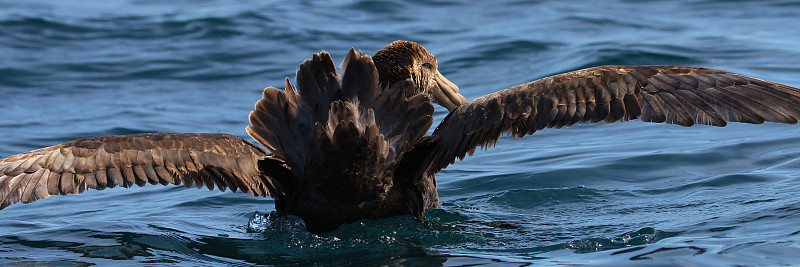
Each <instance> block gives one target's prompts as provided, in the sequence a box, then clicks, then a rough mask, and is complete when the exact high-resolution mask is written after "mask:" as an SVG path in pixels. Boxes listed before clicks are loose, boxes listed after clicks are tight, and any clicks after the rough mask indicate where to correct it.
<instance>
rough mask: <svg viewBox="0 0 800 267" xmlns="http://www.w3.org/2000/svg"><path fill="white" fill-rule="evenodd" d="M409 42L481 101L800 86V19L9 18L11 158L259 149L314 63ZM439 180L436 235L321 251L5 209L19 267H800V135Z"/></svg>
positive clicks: (346, 237) (600, 143)
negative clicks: (89, 140) (563, 90)
mask: <svg viewBox="0 0 800 267" xmlns="http://www.w3.org/2000/svg"><path fill="white" fill-rule="evenodd" d="M397 39H407V40H414V41H418V42H420V43H421V44H423V45H424V46H426V47H427V48H428V49H429V50H431V51H432V52H433V53H435V54H436V55H437V56H438V58H439V60H440V62H441V67H440V70H441V71H442V73H444V74H445V75H447V77H448V78H449V79H450V80H452V81H453V82H455V83H457V84H459V85H460V86H461V88H462V91H461V92H462V93H463V94H464V95H465V96H466V97H467V98H468V99H472V98H476V97H478V96H481V95H484V94H487V93H489V92H493V91H495V90H499V89H502V88H506V87H508V86H512V85H516V84H519V83H523V82H527V81H530V80H533V79H536V78H539V77H543V76H547V75H550V74H555V73H559V72H564V71H569V70H574V69H579V68H583V67H590V66H596V65H604V64H676V65H702V66H705V67H712V68H719V69H723V70H728V71H734V72H739V73H743V74H746V75H751V76H756V77H760V78H764V79H768V80H772V81H775V82H780V83H784V84H788V85H792V86H800V45H798V43H800V4H798V3H797V2H794V1H733V2H727V1H656V2H650V1H614V2H612V1H587V2H575V1H485V2H480V3H469V2H467V1H419V0H417V1H408V2H406V1H403V2H401V1H366V0H364V1H331V2H328V1H324V2H323V1H285V2H269V3H263V2H261V1H211V0H209V1H169V4H164V2H163V1H151V0H115V1H5V0H0V112H1V113H0V133H1V134H0V157H5V156H9V155H13V154H16V153H21V152H26V151H29V150H33V149H36V148H39V147H44V146H49V145H53V144H56V143H60V142H64V141H68V140H72V139H76V138H82V137H89V136H100V135H112V134H131V133H143V132H224V133H232V134H236V135H239V136H242V137H245V136H246V134H245V133H244V130H243V128H244V127H245V126H246V125H247V114H248V113H249V111H250V109H251V108H252V107H253V104H254V103H255V101H256V100H258V99H259V98H260V92H261V89H262V88H264V87H266V86H282V79H283V78H284V77H287V76H288V77H293V76H294V72H295V70H296V69H297V65H298V64H299V63H300V62H301V61H302V60H303V59H306V58H309V57H310V56H311V54H312V53H316V52H319V51H320V50H322V49H324V50H326V51H329V52H331V53H333V55H334V58H335V60H336V61H340V60H341V59H342V57H343V56H344V55H345V53H346V51H347V50H348V49H350V48H351V47H354V48H356V49H361V50H363V51H364V52H366V53H369V54H372V53H374V51H376V50H377V49H380V48H381V47H383V46H384V45H385V44H387V43H388V42H390V41H393V40H397ZM443 110H444V109H443V108H439V107H437V112H436V119H437V121H438V120H441V119H442V118H443V117H444V115H445V113H444V111H443ZM248 139H249V138H248ZM438 179H439V185H440V195H441V208H439V209H435V210H432V211H430V212H429V213H428V214H427V215H426V217H425V219H426V220H427V221H428V222H426V223H417V222H415V221H414V220H413V219H412V218H411V217H410V216H399V217H394V218H389V219H383V220H365V221H362V222H359V223H355V224H351V225H345V226H343V227H341V228H340V229H338V230H336V231H334V232H331V233H327V234H324V235H321V236H316V235H313V234H309V233H308V232H305V231H304V230H302V228H298V227H297V226H296V225H295V223H296V222H291V221H288V222H287V221H284V222H273V223H272V224H265V223H253V226H255V227H256V228H259V227H260V228H262V229H260V230H259V229H249V228H248V221H249V220H250V219H251V218H253V216H254V213H255V212H259V213H262V214H268V213H269V212H270V211H271V210H273V209H274V206H273V204H274V202H273V201H272V200H271V199H263V198H254V197H252V196H250V195H246V194H232V193H229V192H216V191H213V192H209V191H205V190H197V189H185V188H183V187H174V186H173V187H158V186H147V187H144V188H136V190H131V189H122V188H115V189H110V190H105V191H92V192H86V193H84V194H81V195H72V196H63V197H52V198H49V199H45V200H40V201H37V202H36V203H33V204H28V205H13V206H11V207H9V208H7V209H5V210H2V211H0V265H5V264H16V265H34V266H36V265H57V266H82V265H91V264H100V265H115V266H119V265H131V266H138V265H142V264H153V265H158V264H166V265H185V266H195V265H249V264H266V265H271V264H277V265H281V264H300V265H308V264H322V265H324V264H336V265H339V264H367V265H383V264H385V265H411V266H416V265H484V264H485V265H510V266H517V265H529V264H543V265H546V264H552V265H562V264H563V265H583V264H589V265H593V264H597V265H636V266H639V265H676V264H677V265H736V264H741V265H782V264H789V265H796V264H800V224H798V222H800V195H798V193H797V192H798V191H800V127H798V126H796V125H779V124H770V123H768V124H764V125H741V124H732V125H729V126H728V127H725V128H714V127H705V126H696V127H692V128H683V127H680V126H671V125H656V124H647V123H642V122H638V121H637V122H626V123H617V124H612V125H579V126H574V127H570V128H563V129H559V130H555V129H550V130H544V131H541V132H538V133H536V134H535V135H534V136H529V137H527V138H525V139H513V138H503V139H501V140H500V142H499V143H498V144H497V146H496V147H494V148H491V149H490V150H488V151H483V152H479V153H477V154H476V155H475V156H474V157H472V158H469V159H466V160H464V161H462V162H459V163H458V164H456V165H453V166H451V167H449V168H447V169H446V170H444V171H442V172H441V173H440V174H439V175H438ZM248 229H249V230H248ZM254 230H258V231H254Z"/></svg>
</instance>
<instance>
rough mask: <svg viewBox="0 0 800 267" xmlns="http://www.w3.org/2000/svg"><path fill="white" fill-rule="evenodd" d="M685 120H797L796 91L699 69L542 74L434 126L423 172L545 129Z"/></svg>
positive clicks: (470, 104) (712, 122)
mask: <svg viewBox="0 0 800 267" xmlns="http://www.w3.org/2000/svg"><path fill="white" fill-rule="evenodd" d="M636 118H640V119H641V120H643V121H648V122H659V123H671V124H678V125H683V126H691V125H694V124H696V123H699V124H709V125H715V126H725V125H726V124H727V122H728V121H731V122H746V123H757V124H758V123H763V122H765V121H771V122H782V123H790V124H794V123H797V120H798V119H800V90H799V89H797V88H793V87H789V86H786V85H782V84H777V83H773V82H769V81H764V80H760V79H756V78H752V77H747V76H744V75H739V74H735V73H730V72H725V71H720V70H713V69H706V68H701V67H694V68H692V67H679V66H602V67H594V68H588V69H583V70H578V71H573V72H569V73H564V74H559V75H555V76H550V77H546V78H542V79H539V80H536V81H533V82H530V83H525V84H521V85H517V86H514V87H511V88H508V89H505V90H502V91H498V92H495V93H492V94H489V95H486V96H483V97H481V98H478V99H475V100H472V101H470V102H468V103H466V104H465V105H462V106H460V107H459V108H458V109H456V110H453V111H452V112H451V113H450V114H449V115H448V116H447V117H446V118H445V119H444V120H443V121H442V123H441V124H440V125H439V127H437V128H436V130H435V131H434V133H433V138H435V139H437V140H438V144H437V146H436V148H434V152H433V153H432V155H431V165H430V166H429V168H428V171H429V172H437V171H439V170H441V169H443V168H444V167H446V166H447V165H449V164H452V163H453V162H454V161H455V159H456V158H460V159H463V158H464V157H465V156H466V154H467V153H469V154H470V155H472V153H474V151H475V149H476V148H477V146H482V147H484V148H485V147H487V146H489V145H492V144H494V143H495V142H497V139H498V138H499V137H500V135H501V134H502V133H504V132H508V133H509V134H510V135H513V136H516V137H523V136H525V135H529V134H533V133H534V132H536V131H538V130H541V129H543V128H545V127H548V128H550V127H555V128H560V127H562V126H570V125H573V124H575V123H584V122H592V123H596V122H599V121H605V122H607V123H612V122H616V121H625V120H633V119H636Z"/></svg>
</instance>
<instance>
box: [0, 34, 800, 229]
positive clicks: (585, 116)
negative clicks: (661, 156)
mask: <svg viewBox="0 0 800 267" xmlns="http://www.w3.org/2000/svg"><path fill="white" fill-rule="evenodd" d="M341 69H342V71H343V72H342V75H341V77H340V76H339V74H338V73H337V71H336V68H335V67H334V63H333V61H332V60H331V57H330V55H329V54H328V53H325V52H321V53H319V54H316V55H314V56H313V58H312V59H310V60H306V61H305V62H303V63H302V64H301V65H300V69H299V70H298V71H297V76H296V85H297V87H294V86H293V85H292V84H290V83H289V79H288V78H287V79H286V81H285V89H284V90H279V89H276V88H273V87H269V88H266V89H264V93H263V98H262V99H261V100H259V101H258V102H257V103H256V105H255V109H254V110H253V111H252V112H251V113H250V125H249V126H248V127H247V129H246V130H247V133H248V134H249V135H250V136H251V137H252V138H253V139H255V140H256V141H258V143H260V144H261V145H262V146H263V147H264V148H266V150H264V149H262V148H260V147H258V146H256V145H254V144H252V143H250V142H247V141H245V140H244V139H242V138H239V137H236V136H233V135H228V134H202V133H196V134H191V133H151V134H135V135H120V136H104V137H92V138H86V139H79V140H74V141H69V142H66V143H63V144H58V145H54V146H50V147H46V148H42V149H38V150H34V151H31V152H27V153H22V154H18V155H14V156H11V157H8V158H5V159H2V160H0V208H5V207H7V206H8V205H11V204H13V203H16V202H23V203H30V202H33V201H36V200H38V199H42V198H46V197H49V196H51V195H65V194H77V193H81V192H83V191H85V190H87V189H98V190H101V189H104V188H110V187H115V186H122V187H131V186H132V185H134V184H135V185H138V186H143V185H145V184H148V183H149V184H162V185H167V184H176V185H177V184H181V183H183V184H184V185H185V186H186V187H191V186H192V185H196V186H197V187H198V188H201V187H202V186H204V185H205V186H206V187H208V188H209V189H214V188H215V186H216V188H219V189H221V190H223V191H224V190H225V189H226V188H230V189H231V191H234V192H236V191H243V192H249V193H251V194H253V195H255V196H270V197H273V198H274V199H275V208H276V210H277V212H278V214H280V215H295V216H298V217H300V218H302V219H303V220H304V221H305V223H306V227H307V229H308V230H309V231H310V232H313V233H321V232H327V231H331V230H334V229H336V228H337V227H339V226H340V225H342V224H344V223H350V222H354V221H356V220H359V219H364V218H384V217H390V216H395V215H400V214H412V215H413V216H414V217H415V218H416V219H417V220H420V221H421V220H422V216H423V214H424V212H425V210H426V209H429V208H433V207H436V206H437V205H438V193H437V191H436V179H435V174H436V173H437V172H438V171H440V170H441V169H443V168H445V167H447V166H448V165H450V164H452V163H454V161H455V159H457V158H458V159H463V158H464V157H465V156H466V155H467V154H469V155H472V153H474V151H475V149H476V148H477V147H479V146H480V147H483V148H486V147H488V146H491V145H493V144H494V143H496V142H497V140H498V138H499V137H500V136H501V135H502V134H504V133H506V134H508V135H512V136H516V137H523V136H525V135H529V134H533V133H534V132H536V131H538V130H541V129H544V128H560V127H563V126H570V125H574V124H581V123H586V122H591V123H597V122H600V121H605V122H606V123H613V122H617V121H627V120H634V119H641V120H643V121H648V122H658V123H670V124H678V125H682V126H691V125H694V124H708V125H715V126H725V125H726V124H727V122H745V123H755V124H759V123H763V122H765V121H770V122H781V123H790V124H795V123H797V121H798V118H800V90H798V89H797V88H793V87H789V86H786V85H782V84H777V83H773V82H769V81H765V80H760V79H756V78H752V77H748V76H743V75H739V74H735V73H730V72H725V71H720V70H713V69H707V68H701V67H680V66H601V67H593V68H588V69H582V70H577V71H573V72H568V73H563V74H558V75H554V76H550V77H546V78H541V79H539V80H536V81H533V82H529V83H524V84H520V85H517V86H513V87H510V88H508V89H505V90H501V91H498V92H495V93H491V94H488V95H486V96H483V97H481V98H478V99H474V100H471V101H466V99H465V98H464V97H463V96H461V95H460V94H459V93H458V87H457V86H456V85H455V84H453V83H452V82H450V81H449V80H447V79H446V78H445V77H444V76H442V74H441V73H439V71H438V61H437V60H436V58H435V57H434V56H433V55H432V54H431V53H430V52H428V51H427V50H425V49H424V48H423V47H422V46H420V45H419V44H417V43H414V42H409V41H395V42H393V43H391V44H389V45H387V46H386V47H384V48H383V49H381V50H380V51H378V52H377V53H376V54H375V55H374V56H373V57H371V58H370V57H369V56H365V55H361V54H360V53H357V52H355V51H354V50H352V49H351V50H350V52H349V53H348V54H347V56H346V57H345V59H344V62H343V63H342V65H341ZM432 103H438V104H440V105H442V106H444V107H445V108H447V109H448V110H449V111H450V113H449V114H448V115H447V117H445V118H444V120H443V121H442V122H441V123H440V124H439V126H438V127H437V128H436V129H435V130H434V132H433V134H431V135H426V132H427V131H428V129H429V128H430V127H431V125H432V124H433V117H432V114H433V109H434V107H433V105H432Z"/></svg>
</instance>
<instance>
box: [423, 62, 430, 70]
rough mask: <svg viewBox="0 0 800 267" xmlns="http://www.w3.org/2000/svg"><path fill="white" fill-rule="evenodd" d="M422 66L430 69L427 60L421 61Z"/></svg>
mask: <svg viewBox="0 0 800 267" xmlns="http://www.w3.org/2000/svg"><path fill="white" fill-rule="evenodd" d="M422 67H424V68H426V69H430V68H431V63H428V62H425V63H422Z"/></svg>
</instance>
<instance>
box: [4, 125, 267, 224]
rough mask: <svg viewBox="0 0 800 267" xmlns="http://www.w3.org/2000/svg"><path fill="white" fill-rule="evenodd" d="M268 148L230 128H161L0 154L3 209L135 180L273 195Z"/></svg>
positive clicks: (137, 182)
mask: <svg viewBox="0 0 800 267" xmlns="http://www.w3.org/2000/svg"><path fill="white" fill-rule="evenodd" d="M265 156H266V154H265V153H264V151H263V150H261V149H260V148H258V147H256V146H255V145H253V144H251V143H249V142H247V141H245V140H244V139H242V138H239V137H236V136H233V135H228V134H183V133H156V134H137V135H119V136H104V137H94V138H86V139H79V140H74V141H70V142H66V143H63V144H60V145H55V146H51V147H46V148H42V149H38V150H34V151H31V152H28V153H23V154H19V155H14V156H11V157H8V158H5V159H2V160H0V209H2V208H5V207H7V206H8V205H11V204H13V203H16V202H20V201H21V202H23V203H30V202H33V201H36V200H38V199H42V198H46V197H49V196H51V195H66V194H78V193H82V192H83V191H85V190H86V189H98V190H102V189H104V188H111V187H115V186H118V185H119V186H123V187H130V186H131V185H133V184H136V185H138V186H144V185H145V184H148V183H149V184H159V183H160V184H162V185H166V184H176V185H177V184H180V183H181V182H183V183H184V184H185V185H186V187H190V186H191V185H192V184H196V185H197V187H198V188H200V187H202V186H203V185H204V184H205V185H206V186H207V187H208V188H209V189H212V190H213V189H214V185H215V184H216V185H217V187H218V188H220V190H222V191H225V188H230V189H231V190H232V191H234V192H236V190H237V189H238V190H242V191H243V192H250V193H252V194H253V195H256V196H266V195H271V194H272V193H271V192H272V191H274V189H273V188H272V186H271V184H270V180H269V179H268V177H261V174H260V172H259V170H258V161H259V160H260V159H262V158H264V157H265Z"/></svg>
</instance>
